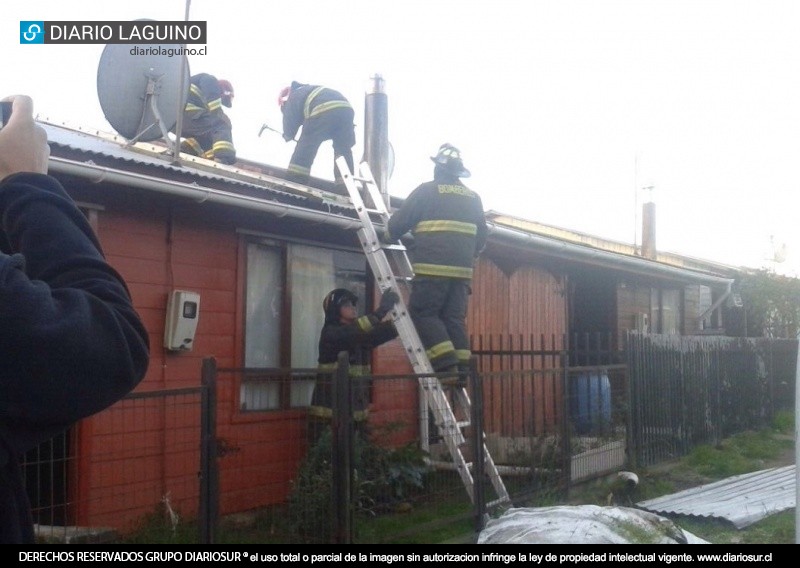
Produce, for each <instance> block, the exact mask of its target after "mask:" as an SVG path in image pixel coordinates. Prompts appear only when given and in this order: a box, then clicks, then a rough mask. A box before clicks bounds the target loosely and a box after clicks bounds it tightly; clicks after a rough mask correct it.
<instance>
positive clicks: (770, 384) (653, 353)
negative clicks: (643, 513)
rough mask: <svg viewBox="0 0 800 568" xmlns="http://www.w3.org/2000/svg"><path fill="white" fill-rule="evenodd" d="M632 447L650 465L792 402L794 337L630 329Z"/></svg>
mask: <svg viewBox="0 0 800 568" xmlns="http://www.w3.org/2000/svg"><path fill="white" fill-rule="evenodd" d="M627 342H628V345H627V350H626V351H627V356H628V367H629V374H630V377H631V417H630V429H631V433H632V436H631V438H630V446H631V448H630V453H631V458H632V460H633V463H635V464H636V465H639V466H647V465H651V464H654V463H658V462H660V461H664V460H667V459H671V458H675V457H678V456H682V455H685V454H687V453H688V452H689V451H690V450H691V449H692V448H693V447H695V446H698V445H701V444H712V445H716V444H718V443H719V442H720V440H721V439H722V438H725V437H728V436H730V435H731V434H734V433H737V432H742V431H744V430H748V429H758V428H762V427H764V426H767V425H769V423H770V420H771V419H772V418H773V416H774V415H775V412H776V410H791V409H792V408H793V404H794V383H795V373H796V359H797V341H796V340H786V339H761V338H759V339H754V338H731V337H694V336H678V335H643V334H639V333H636V332H630V333H629V334H628V338H627Z"/></svg>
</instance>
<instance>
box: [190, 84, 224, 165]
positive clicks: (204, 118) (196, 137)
mask: <svg viewBox="0 0 800 568" xmlns="http://www.w3.org/2000/svg"><path fill="white" fill-rule="evenodd" d="M232 99H233V87H232V86H231V84H230V82H229V81H226V80H225V79H217V78H216V77H214V76H213V75H209V74H208V73H200V74H198V75H194V76H192V79H191V85H190V86H189V96H188V98H187V99H186V107H185V109H184V112H183V125H182V127H181V135H182V136H183V137H185V139H184V140H183V142H181V152H186V153H187V154H194V155H195V156H200V157H202V158H206V159H208V160H214V161H217V162H221V163H223V164H234V163H235V162H236V149H235V148H234V147H233V137H232V133H231V120H230V118H228V117H227V116H226V115H225V112H224V111H223V110H222V107H223V106H224V107H228V108H230V106H231V104H232Z"/></svg>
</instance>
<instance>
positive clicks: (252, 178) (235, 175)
mask: <svg viewBox="0 0 800 568" xmlns="http://www.w3.org/2000/svg"><path fill="white" fill-rule="evenodd" d="M37 120H38V121H39V124H40V125H41V126H42V127H43V128H44V129H45V130H46V131H47V139H48V141H49V142H50V143H51V144H53V145H55V146H61V147H63V148H68V149H70V150H75V151H78V152H81V153H85V154H88V155H94V156H102V157H105V158H111V159H113V160H120V161H124V162H126V163H130V164H136V165H138V166H142V167H145V168H157V169H159V170H162V171H172V172H176V173H181V174H186V175H191V176H193V177H197V178H200V179H206V180H213V181H215V182H219V183H224V184H230V185H235V186H240V187H249V188H256V189H258V190H259V191H263V192H265V193H268V194H270V195H272V196H274V197H280V198H282V199H284V200H286V199H288V200H290V201H295V202H308V201H309V200H314V201H323V202H324V203H325V204H326V206H328V207H331V206H332V207H335V208H340V209H343V210H344V209H352V205H351V204H350V203H349V199H348V198H346V197H344V196H340V195H336V194H332V193H329V192H326V191H323V190H319V189H316V188H310V187H305V186H300V185H299V184H293V183H291V182H288V181H286V180H282V179H279V178H273V177H271V176H267V175H263V174H260V173H258V172H254V171H250V170H246V169H240V168H236V167H233V166H226V165H224V164H216V163H214V162H210V161H208V160H203V159H201V158H196V157H192V156H187V155H185V154H183V155H182V161H183V163H182V164H180V165H175V164H173V163H172V162H171V161H170V160H169V154H168V150H167V148H166V147H164V146H158V145H155V144H150V143H142V142H137V143H136V144H132V145H131V144H129V141H128V140H127V139H125V138H124V137H121V136H119V135H116V134H110V133H107V132H102V131H99V130H91V131H89V130H85V129H81V128H76V127H72V126H67V125H61V124H55V123H52V122H49V121H48V120H47V119H43V118H41V117H37ZM215 170H217V171H215ZM217 172H218V173H217Z"/></svg>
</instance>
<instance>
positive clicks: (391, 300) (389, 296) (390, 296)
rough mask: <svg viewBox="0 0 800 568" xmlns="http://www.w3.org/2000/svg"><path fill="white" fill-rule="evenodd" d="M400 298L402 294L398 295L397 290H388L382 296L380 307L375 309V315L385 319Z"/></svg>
mask: <svg viewBox="0 0 800 568" xmlns="http://www.w3.org/2000/svg"><path fill="white" fill-rule="evenodd" d="M398 300H400V296H398V295H397V292H395V291H394V290H386V292H384V293H383V296H381V302H380V304H379V305H378V309H377V310H375V315H376V316H377V317H378V319H383V318H384V316H386V314H388V313H389V311H390V310H391V309H392V308H393V307H394V305H395V304H396V303H397V302H398Z"/></svg>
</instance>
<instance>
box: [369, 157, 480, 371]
mask: <svg viewBox="0 0 800 568" xmlns="http://www.w3.org/2000/svg"><path fill="white" fill-rule="evenodd" d="M431 160H433V162H434V163H435V164H436V166H435V167H434V170H433V181H429V182H426V183H423V184H422V185H420V186H419V187H417V188H416V189H415V190H414V191H413V192H412V193H411V194H410V195H409V196H408V198H407V199H406V200H405V202H404V203H403V205H402V206H401V207H400V209H399V210H398V211H397V212H395V213H394V214H393V215H392V217H391V218H390V219H389V222H388V224H387V228H386V232H385V234H384V235H383V239H384V240H385V241H386V242H397V240H398V239H399V238H400V237H402V236H403V235H404V234H405V233H406V232H408V231H411V233H412V234H413V236H414V242H413V245H411V247H410V248H409V256H410V260H411V265H412V268H413V269H414V281H413V282H412V285H411V295H410V297H409V304H408V309H409V314H410V315H411V319H412V320H413V322H414V325H415V327H416V328H417V333H418V334H419V337H420V340H422V343H423V345H424V346H425V350H426V352H427V355H428V359H429V360H430V362H431V365H432V366H433V368H434V370H435V371H437V372H447V373H453V374H455V373H456V372H458V379H457V380H456V379H455V377H453V378H445V379H444V380H443V382H450V383H455V384H456V385H457V386H466V377H467V372H468V369H469V359H470V355H471V353H470V350H469V337H468V336H467V326H466V317H467V304H468V300H469V295H470V294H471V288H470V283H471V281H472V266H473V264H474V262H475V259H476V258H477V257H478V255H479V254H480V252H481V251H482V250H483V247H484V246H485V244H486V234H487V229H486V218H485V216H484V212H483V203H482V202H481V198H480V196H479V195H478V194H477V193H475V192H474V191H472V190H470V189H469V188H467V187H466V186H465V185H464V184H463V183H461V180H460V179H459V178H463V177H469V175H470V172H469V170H467V169H466V168H465V167H464V163H463V161H462V159H461V154H460V152H459V150H458V149H457V148H455V147H454V146H452V145H450V144H442V145H441V147H440V148H439V151H438V153H437V154H436V156H433V157H431Z"/></svg>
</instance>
